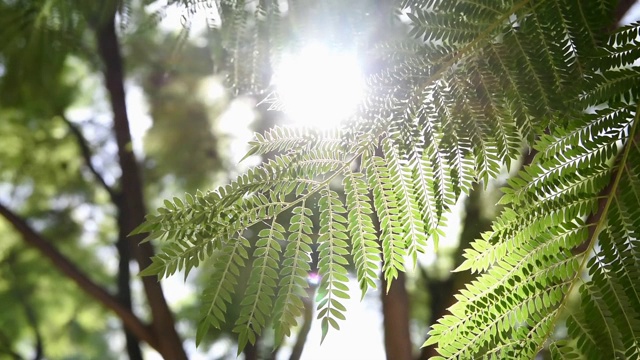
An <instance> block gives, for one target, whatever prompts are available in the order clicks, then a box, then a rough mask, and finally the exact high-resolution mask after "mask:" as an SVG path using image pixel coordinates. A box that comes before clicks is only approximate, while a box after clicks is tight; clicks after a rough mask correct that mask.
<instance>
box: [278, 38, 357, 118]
mask: <svg viewBox="0 0 640 360" xmlns="http://www.w3.org/2000/svg"><path fill="white" fill-rule="evenodd" d="M274 84H275V86H276V89H277V92H278V97H279V101H280V102H281V105H282V108H283V110H284V111H285V112H286V113H287V115H288V116H289V117H290V118H291V120H292V121H294V122H295V123H297V124H301V125H309V126H314V127H318V128H325V129H326V128H332V127H337V126H338V125H339V124H340V122H341V121H342V120H344V119H345V118H346V117H348V116H349V115H351V114H352V113H353V111H354V110H355V108H356V106H357V105H358V102H360V100H361V98H362V94H363V88H364V83H363V79H362V74H361V71H360V66H359V64H358V61H357V59H356V57H355V56H354V55H353V54H349V53H341V52H335V51H332V50H330V49H329V48H327V47H324V46H322V45H317V44H316V45H309V46H307V47H305V48H303V49H301V51H299V52H297V53H295V54H286V55H284V56H283V58H282V61H281V62H280V65H279V66H278V67H277V68H276V72H275V77H274Z"/></svg>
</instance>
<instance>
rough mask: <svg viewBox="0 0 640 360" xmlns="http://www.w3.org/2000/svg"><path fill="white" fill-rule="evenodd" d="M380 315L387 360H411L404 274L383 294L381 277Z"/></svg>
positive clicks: (384, 286)
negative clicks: (381, 316)
mask: <svg viewBox="0 0 640 360" xmlns="http://www.w3.org/2000/svg"><path fill="white" fill-rule="evenodd" d="M381 279H382V285H381V292H382V314H383V322H384V346H385V352H386V354H387V359H388V360H411V359H412V354H411V351H412V350H411V348H412V346H411V334H410V333H409V295H408V294H407V288H406V286H405V274H404V273H403V272H399V273H398V278H397V279H395V280H394V281H393V282H392V283H391V287H390V288H389V292H388V293H386V294H385V289H386V288H387V281H386V280H385V279H384V275H382V276H381Z"/></svg>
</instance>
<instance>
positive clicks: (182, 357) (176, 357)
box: [94, 2, 187, 360]
mask: <svg viewBox="0 0 640 360" xmlns="http://www.w3.org/2000/svg"><path fill="white" fill-rule="evenodd" d="M106 6H108V7H110V8H109V9H108V11H107V12H105V13H104V15H105V16H104V17H103V18H104V20H105V21H103V22H100V23H99V24H97V26H96V27H95V28H94V31H95V36H96V40H97V46H98V53H99V56H100V59H101V60H102V64H103V72H104V81H105V87H106V89H107V92H108V94H109V100H110V104H111V110H112V112H113V132H114V135H115V138H116V143H117V145H118V158H119V162H120V169H121V170H122V176H121V181H120V184H121V187H122V195H123V196H122V201H121V202H117V203H116V206H118V211H119V212H121V216H122V219H123V223H122V224H119V225H120V226H123V229H121V231H123V232H124V234H129V233H130V232H131V231H133V229H134V228H135V227H136V226H138V225H139V224H141V223H142V222H143V221H144V216H145V214H146V208H145V204H144V195H143V189H142V185H143V183H142V178H141V176H140V169H139V167H138V163H137V161H136V158H135V154H134V153H133V144H132V139H131V130H130V128H129V117H128V115H127V104H126V97H125V91H124V66H123V61H122V55H121V53H120V43H119V40H118V35H117V33H116V28H115V15H116V10H117V9H116V2H110V3H108V4H107V5H106ZM142 239H143V237H142V236H132V237H131V240H132V241H133V243H135V244H137V245H138V246H137V247H136V251H135V252H134V256H135V258H136V260H137V261H138V265H139V266H140V269H145V268H147V267H148V266H149V265H151V258H152V257H153V255H154V250H153V246H152V245H151V243H150V242H145V243H142V242H141V241H142ZM142 284H143V287H144V291H145V295H146V298H147V303H148V304H149V308H150V310H151V315H152V319H153V321H152V324H151V325H152V327H153V331H154V333H155V335H156V336H157V340H158V345H159V350H158V351H159V352H160V354H161V355H162V356H164V357H165V358H167V359H171V360H186V359H187V355H186V353H185V351H184V348H183V346H182V341H181V339H180V336H179V335H178V333H177V331H176V328H175V321H174V319H173V314H172V312H171V310H170V309H169V306H168V305H167V301H166V299H165V297H164V293H163V291H162V286H161V285H160V283H159V282H158V281H157V279H155V278H153V277H149V276H147V277H144V278H142Z"/></svg>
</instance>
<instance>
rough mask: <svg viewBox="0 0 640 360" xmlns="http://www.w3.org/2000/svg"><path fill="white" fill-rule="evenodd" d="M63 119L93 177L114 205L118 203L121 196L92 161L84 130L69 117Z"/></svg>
mask: <svg viewBox="0 0 640 360" xmlns="http://www.w3.org/2000/svg"><path fill="white" fill-rule="evenodd" d="M61 118H62V120H63V121H64V122H65V124H67V126H68V127H69V130H71V133H72V134H73V136H74V137H75V138H76V141H77V142H78V146H79V147H80V152H81V153H82V157H83V158H84V162H85V163H86V165H87V167H88V168H89V171H91V173H92V174H93V176H95V177H96V180H98V183H100V186H101V187H102V188H103V189H104V190H105V191H106V192H107V193H109V196H110V197H111V201H112V202H113V203H114V204H115V203H117V202H118V198H119V194H118V193H117V192H116V191H115V190H114V189H113V188H112V187H111V186H109V184H107V182H106V181H105V180H104V177H103V176H102V174H100V172H99V171H98V170H97V169H96V167H95V166H94V165H93V161H91V156H92V154H91V149H90V148H89V143H88V142H87V139H86V138H85V137H84V135H83V134H82V130H80V128H79V127H78V125H76V124H74V123H73V122H71V121H70V120H69V119H67V117H65V116H61Z"/></svg>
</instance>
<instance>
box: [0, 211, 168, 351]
mask: <svg viewBox="0 0 640 360" xmlns="http://www.w3.org/2000/svg"><path fill="white" fill-rule="evenodd" d="M0 215H2V216H3V217H4V218H5V219H7V221H9V223H10V224H11V225H12V226H13V227H14V228H15V229H16V231H18V233H20V235H22V238H23V240H24V241H25V242H26V243H27V244H29V245H30V246H32V247H34V248H36V249H37V250H38V251H40V253H41V254H42V255H43V256H44V257H46V258H48V259H49V260H50V261H51V262H52V263H53V265H54V266H55V267H56V268H57V269H58V270H60V271H61V272H62V273H63V274H65V275H66V276H67V277H69V278H70V279H71V280H73V282H75V283H76V284H77V285H78V286H79V287H80V288H81V289H82V290H84V292H86V293H87V294H88V295H89V296H91V297H92V298H94V299H96V300H97V301H98V302H100V303H101V304H102V305H104V306H105V307H106V308H107V309H110V310H112V311H113V312H114V313H115V314H116V315H117V316H118V317H119V318H120V319H121V320H122V322H123V323H124V325H125V327H126V328H127V329H129V330H130V331H131V332H132V333H134V334H136V336H137V337H138V338H139V339H141V340H143V341H145V342H147V344H149V346H151V347H152V348H154V349H159V348H160V346H159V344H158V340H157V339H156V337H155V336H154V334H153V333H152V332H151V331H150V329H149V327H147V326H146V325H145V324H143V323H142V321H140V319H138V317H137V316H136V315H135V314H133V313H132V312H131V311H130V310H129V309H127V308H125V307H124V306H122V304H120V302H119V301H118V299H116V298H115V297H114V296H112V295H111V294H109V293H108V292H107V291H106V290H105V289H103V288H102V287H101V286H99V285H98V284H96V283H94V282H93V281H92V280H91V279H89V278H88V277H87V276H86V275H85V274H84V273H83V272H82V271H81V270H80V269H78V268H77V267H76V266H75V265H74V264H73V263H72V262H71V261H70V260H69V259H67V258H66V257H65V256H64V255H63V254H61V253H60V252H59V251H58V250H57V249H56V248H55V247H53V246H52V245H51V244H50V243H49V241H47V240H46V239H44V238H43V237H42V236H41V235H40V234H38V233H37V232H36V231H35V230H33V229H32V228H31V226H29V224H27V223H26V222H25V221H24V220H23V219H22V218H21V217H19V216H18V215H16V214H15V213H13V212H12V211H11V210H9V209H8V208H7V207H5V206H4V205H3V204H2V203H0Z"/></svg>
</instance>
